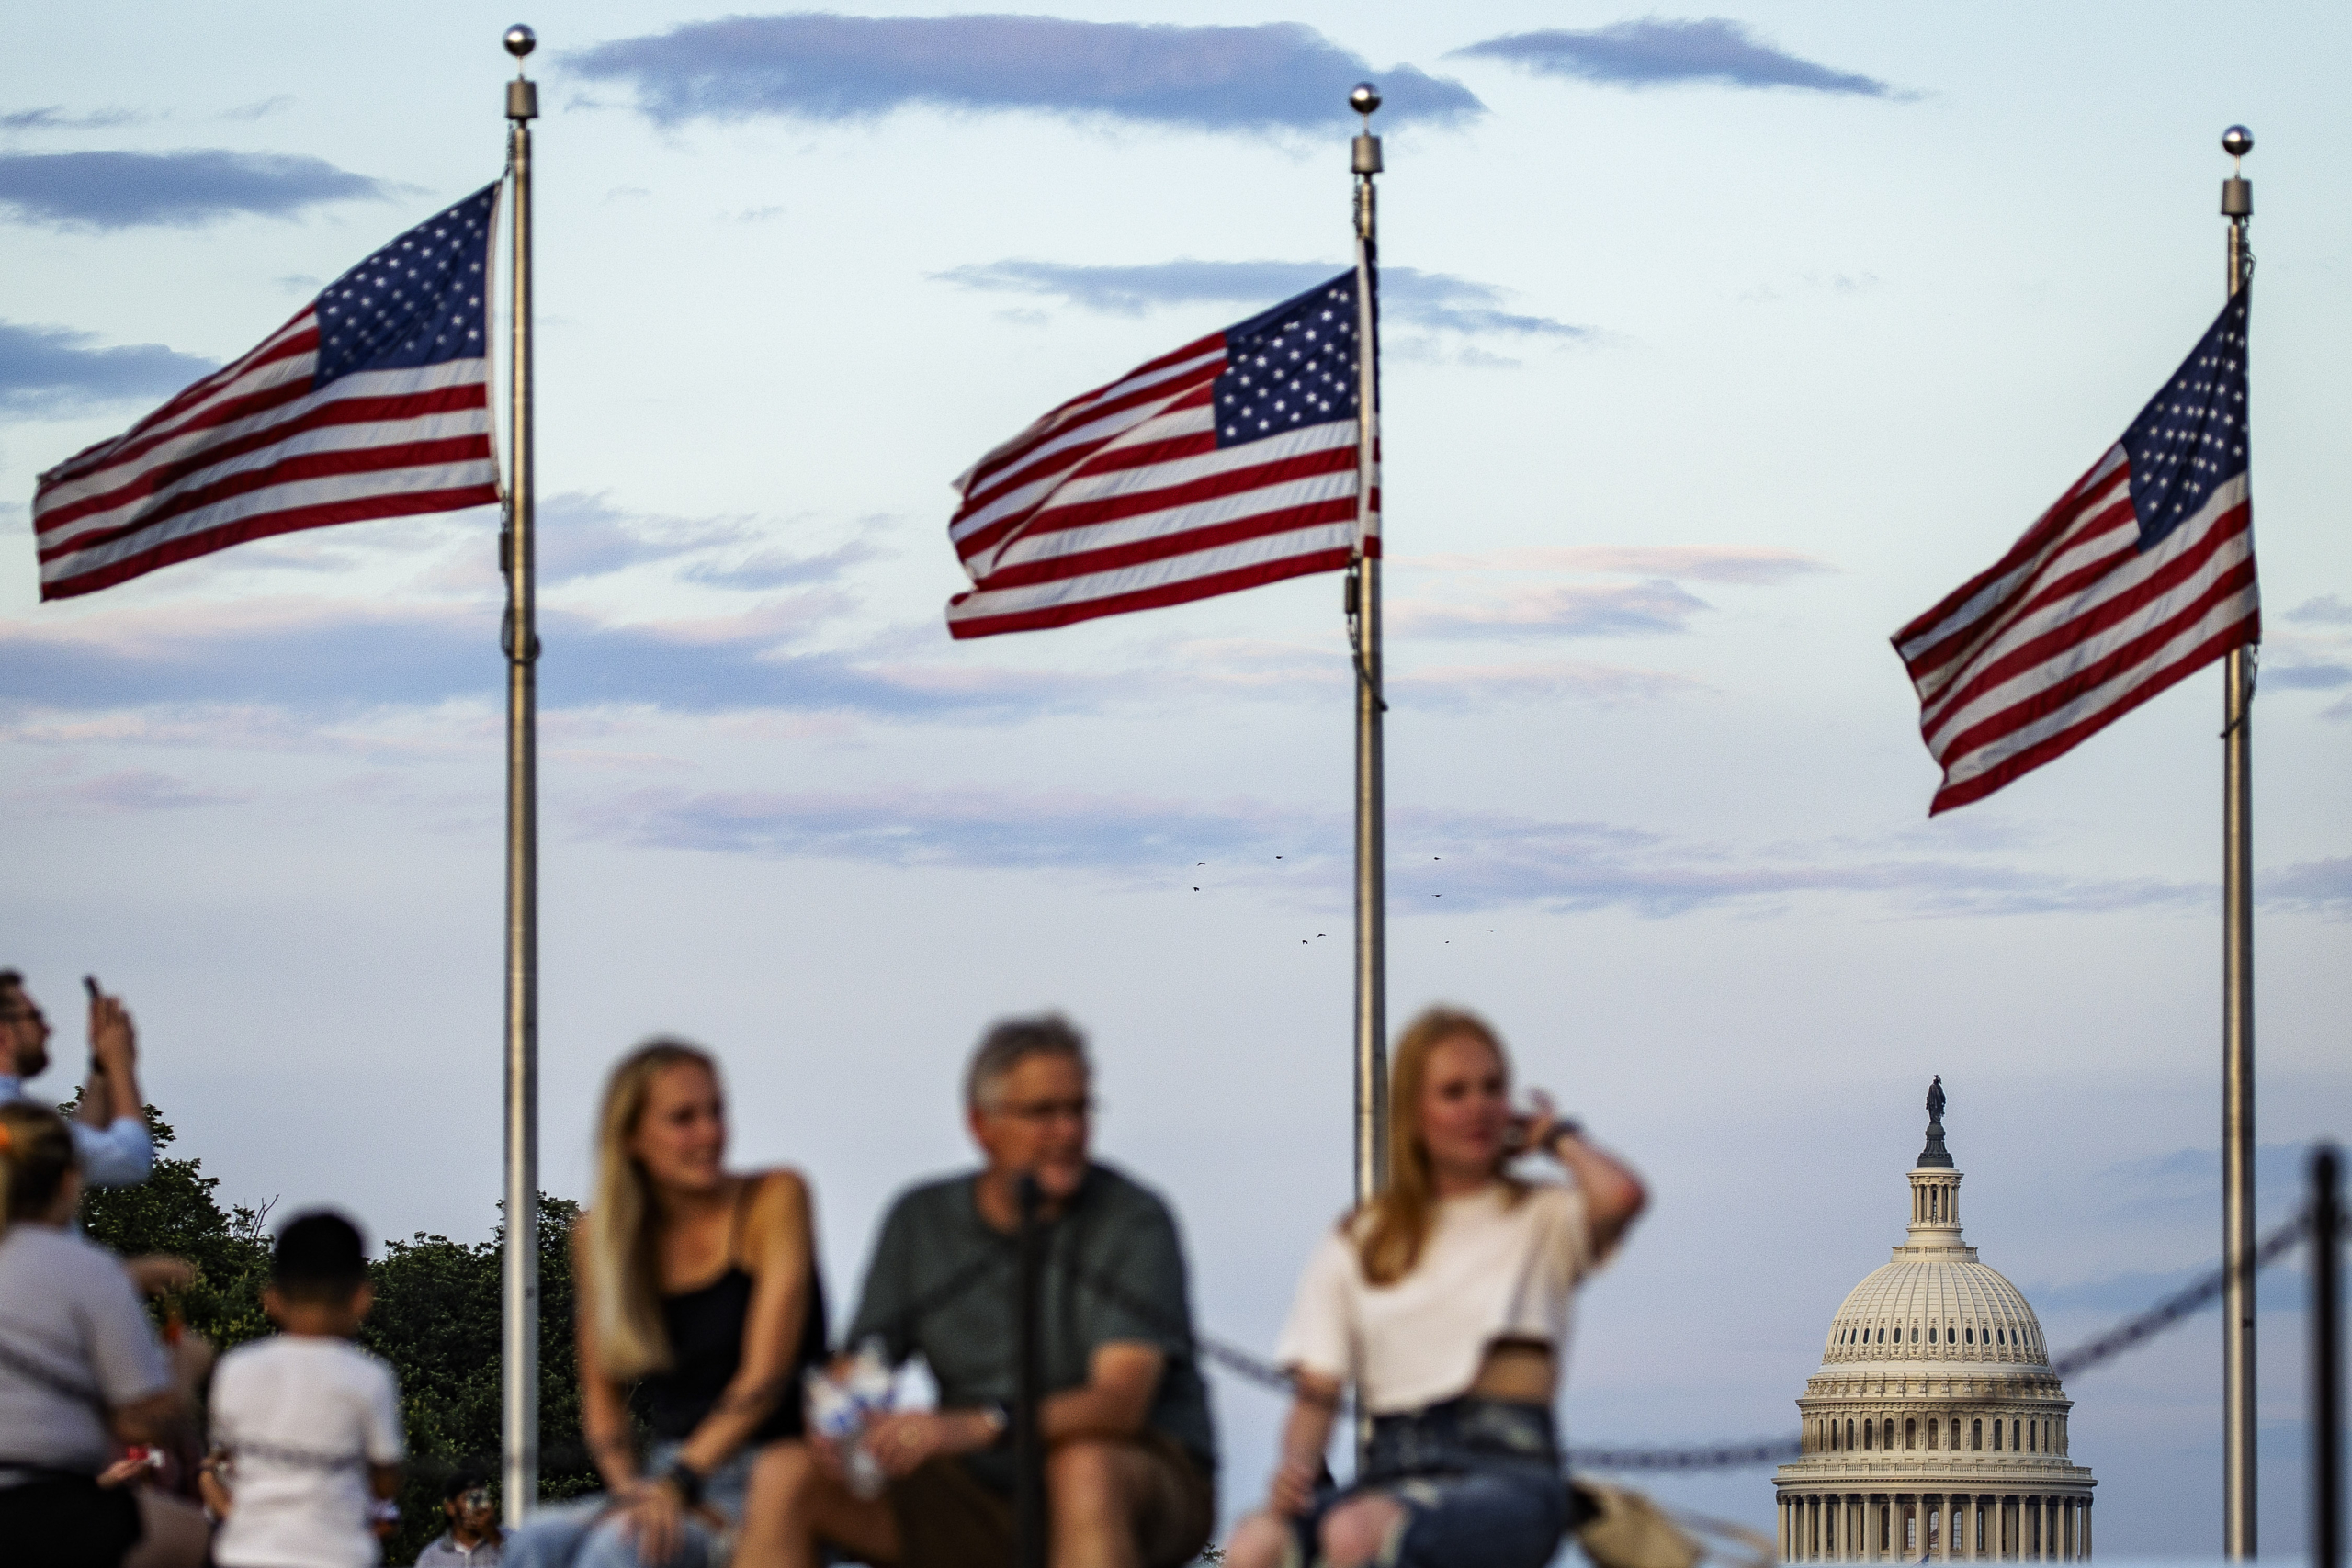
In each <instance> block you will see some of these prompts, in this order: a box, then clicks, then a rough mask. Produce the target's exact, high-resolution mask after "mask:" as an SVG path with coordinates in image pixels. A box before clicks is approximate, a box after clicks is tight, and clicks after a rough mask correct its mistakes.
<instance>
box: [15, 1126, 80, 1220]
mask: <svg viewBox="0 0 2352 1568" xmlns="http://www.w3.org/2000/svg"><path fill="white" fill-rule="evenodd" d="M80 1163H81V1161H80V1160H79V1159H78V1158H76V1157H75V1156H74V1134H73V1133H72V1132H71V1131H70V1130H69V1129H68V1128H67V1127H66V1125H65V1118H64V1117H62V1116H60V1115H59V1114H58V1113H57V1112H56V1111H51V1109H50V1108H49V1107H47V1106H46V1105H31V1104H28V1103H26V1102H25V1101H23V1100H16V1101H12V1102H10V1103H8V1104H6V1105H0V1236H5V1235H7V1234H8V1229H9V1227H10V1226H12V1225H14V1224H16V1223H17V1221H19V1220H29V1219H31V1218H32V1217H33V1216H34V1215H36V1214H40V1213H46V1212H47V1211H48V1209H49V1206H50V1205H51V1203H53V1202H55V1201H57V1190H58V1188H59V1187H60V1186H62V1185H63V1183H64V1180H65V1177H66V1174H67V1173H68V1172H69V1171H71V1170H73V1169H74V1168H75V1167H76V1166H78V1165H79V1164H80Z"/></svg>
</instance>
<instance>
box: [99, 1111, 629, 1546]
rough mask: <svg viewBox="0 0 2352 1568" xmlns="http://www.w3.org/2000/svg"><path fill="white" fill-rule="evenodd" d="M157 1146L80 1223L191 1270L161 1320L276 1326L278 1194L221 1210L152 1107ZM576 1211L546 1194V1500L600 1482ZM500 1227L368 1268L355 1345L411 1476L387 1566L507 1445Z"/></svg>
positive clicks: (251, 1331)
mask: <svg viewBox="0 0 2352 1568" xmlns="http://www.w3.org/2000/svg"><path fill="white" fill-rule="evenodd" d="M147 1124H148V1127H149V1129H150V1131H151V1132H152V1134H153V1137H154V1142H155V1151H156V1153H155V1168H154V1173H153V1175H151V1176H150V1177H149V1178H148V1179H146V1180H145V1181H143V1182H141V1183H140V1184H139V1185H138V1186H136V1187H102V1188H92V1189H90V1190H89V1191H88V1192H87V1194H85V1197H84V1198H83V1201H82V1225H83V1229H84V1230H85V1232H86V1233H87V1234H88V1235H89V1236H90V1238H91V1239H92V1240H93V1241H96V1242H98V1243H100V1244H101V1245H103V1246H106V1247H110V1248H112V1249H113V1250H114V1251H116V1252H118V1253H120V1254H122V1255H123V1256H124V1257H137V1256H139V1255H140V1254H141V1253H152V1252H164V1253H170V1254H172V1255H174V1256H175V1257H179V1258H187V1260H188V1261H189V1262H191V1263H193V1264H194V1265H196V1280H195V1281H194V1282H193V1283H192V1284H190V1285H189V1286H188V1287H187V1289H186V1290H184V1291H180V1292H175V1293H173V1294H172V1295H170V1296H168V1297H166V1298H164V1300H162V1301H159V1302H157V1303H154V1311H155V1313H156V1314H157V1317H158V1320H159V1321H164V1320H167V1319H169V1318H171V1317H173V1316H175V1315H176V1316H177V1317H179V1318H180V1319H181V1320H182V1321H183V1322H185V1323H186V1324H187V1327H188V1328H189V1329H191V1330H193V1331H194V1332H197V1333H199V1334H202V1335H203V1336H205V1337H207V1338H209V1339H210V1340H211V1341H212V1342H213V1344H214V1345H216V1346H217V1347H219V1348H220V1349H222V1350H227V1349H228V1348H231V1347H232V1346H234V1345H240V1344H243V1342H244V1341H246V1340H248V1339H253V1338H257V1337H260V1336H262V1335H264V1334H267V1333H269V1332H270V1325H269V1320H268V1318H267V1317H266V1315H265V1314H263V1312H262V1306H261V1290H262V1286H263V1285H265V1284H266V1283H267V1282H268V1279H269V1252H270V1240H269V1235H268V1233H267V1230H266V1221H267V1218H268V1214H269V1211H270V1209H271V1207H272V1206H273V1205H274V1203H275V1202H276V1200H275V1199H273V1200H271V1201H270V1202H267V1203H264V1204H262V1205H261V1206H259V1207H258V1208H244V1207H235V1208H231V1209H227V1210H223V1209H222V1208H221V1207H220V1201H219V1200H218V1199H217V1198H216V1197H215V1196H214V1190H215V1189H217V1188H218V1187H219V1186H220V1179H219V1178H217V1177H210V1176H207V1175H205V1174H204V1167H203V1162H202V1161H200V1160H196V1159H183V1158H179V1157H176V1156H172V1155H168V1154H166V1153H165V1152H164V1151H165V1150H166V1149H167V1148H169V1147H170V1145H172V1144H173V1143H174V1142H175V1134H174V1133H173V1131H172V1128H171V1126H170V1124H169V1123H167V1122H164V1120H163V1118H162V1117H161V1116H159V1115H157V1114H156V1111H155V1109H154V1107H153V1106H150V1107H148V1109H147ZM579 1214H580V1205H578V1204H577V1203H573V1202H571V1201H567V1200H565V1199H561V1198H550V1197H548V1195H547V1194H545V1193H541V1194H540V1195H539V1448H540V1454H541V1463H540V1467H539V1470H540V1484H539V1495H540V1497H541V1498H542V1499H543V1500H548V1501H553V1500H555V1499H559V1498H563V1497H570V1496H574V1495H578V1494H580V1493H582V1492H587V1491H592V1490H594V1488H595V1486H596V1485H597V1484H598V1483H597V1481H596V1477H595V1472H594V1467H593V1466H592V1465H590V1464H589V1462H588V1460H587V1455H586V1452H585V1450H584V1449H583V1448H582V1442H581V1435H580V1377H579V1367H578V1363H577V1362H576V1361H575V1360H574V1359H573V1357H572V1333H571V1325H572V1305H573V1297H572V1287H571V1226H572V1223H573V1221H575V1220H576V1219H577V1218H578V1217H579ZM504 1242H505V1235H504V1230H503V1226H502V1227H501V1229H500V1230H499V1232H498V1233H496V1234H494V1235H492V1236H490V1237H489V1238H488V1239H486V1240H483V1241H478V1242H472V1243H467V1242H458V1241H452V1240H450V1239H449V1238H448V1237H447V1236H439V1235H425V1234H424V1233H423V1232H419V1233H417V1234H416V1235H414V1236H413V1237H411V1238H410V1239H409V1240H407V1241H391V1242H386V1243H385V1244H384V1247H383V1249H382V1256H381V1257H380V1258H379V1259H378V1260H377V1261H376V1263H375V1264H374V1265H372V1266H371V1267H370V1269H369V1270H368V1273H369V1277H370V1280H372V1282H373V1283H374V1285H375V1287H376V1305H375V1310H374V1311H372V1312H371V1313H369V1314H368V1322H367V1323H366V1325H363V1326H362V1327H361V1329H360V1331H359V1343H360V1344H361V1345H362V1346H363V1347H365V1348H367V1349H368V1350H371V1351H373V1352H374V1353H375V1354H377V1355H379V1356H381V1357H382V1358H383V1359H385V1360H387V1361H389V1362H390V1363H391V1367H392V1371H393V1372H394V1373H395V1374H396V1375H397V1376H398V1377H399V1379H400V1388H401V1419H402V1421H403V1422H404V1424H405V1425H406V1427H407V1429H408V1444H409V1465H408V1482H407V1484H406V1485H405V1486H404V1487H403V1488H402V1490H401V1496H400V1505H401V1525H400V1529H398V1530H397V1531H396V1532H395V1533H394V1534H393V1536H392V1537H391V1539H390V1540H387V1541H386V1542H385V1543H384V1561H385V1562H388V1563H392V1564H400V1563H406V1562H415V1561H416V1554H417V1552H418V1551H421V1550H422V1549H423V1548H424V1544H425V1542H427V1541H429V1540H432V1539H433V1538H434V1537H435V1536H436V1535H438V1534H440V1533H441V1531H442V1529H444V1528H445V1521H444V1519H443V1517H442V1513H441V1491H442V1486H443V1484H444V1483H446V1482H447V1480H448V1478H449V1477H450V1476H451V1475H452V1474H453V1473H455V1472H456V1471H457V1470H458V1468H459V1467H460V1466H463V1465H467V1464H476V1465H480V1466H481V1468H482V1469H483V1470H484V1471H485V1472H487V1473H488V1474H489V1475H490V1476H491V1478H492V1484H493V1485H495V1483H496V1475H497V1470H498V1453H499V1431H498V1418H499V1409H500V1403H501V1401H500V1393H499V1333H498V1327H499V1300H500V1284H499V1254H500V1250H501V1248H502V1247H503V1245H504Z"/></svg>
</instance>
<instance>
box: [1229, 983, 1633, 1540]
mask: <svg viewBox="0 0 2352 1568" xmlns="http://www.w3.org/2000/svg"><path fill="white" fill-rule="evenodd" d="M1534 1100H1535V1110H1534V1111H1532V1113H1524V1114H1521V1113H1514V1112H1513V1111H1512V1110H1511V1105H1510V1062H1509V1060H1508V1058H1507V1057H1506V1056H1505V1055H1504V1054H1503V1047H1502V1042H1501V1041H1500V1040H1499V1039H1498V1038H1497V1037H1496V1035H1495V1032H1494V1031H1493V1030H1491V1029H1490V1028H1488V1027H1487V1024H1486V1023H1485V1022H1484V1021H1481V1020H1480V1019H1478V1018H1476V1016H1474V1015H1472V1014H1470V1013H1466V1012H1459V1011H1455V1010H1450V1009H1442V1008H1433V1009H1431V1010H1429V1011H1428V1012H1425V1013H1423V1014H1422V1015H1421V1016H1420V1017H1419V1018H1418V1019H1416V1020H1415V1021H1413V1023H1412V1024H1411V1026H1410V1027H1408V1029H1407V1030H1406V1031H1405V1032H1404V1034H1403V1035H1402V1036H1401V1037H1400V1038H1399V1039H1398V1041H1397V1052H1396V1061H1395V1065H1394V1066H1393V1067H1392V1069H1391V1072H1390V1087H1389V1099H1388V1122H1389V1128H1388V1185H1387V1187H1386V1188H1385V1190H1383V1191H1382V1192H1381V1194H1380V1196H1379V1197H1377V1198H1375V1199H1374V1200H1373V1201H1371V1202H1370V1203H1367V1204H1365V1205H1364V1206H1363V1208H1361V1209H1359V1210H1358V1211H1356V1213H1353V1214H1351V1215H1350V1216H1349V1217H1348V1218H1347V1220H1346V1221H1344V1222H1343V1223H1342V1224H1340V1226H1339V1228H1338V1229H1337V1230H1336V1231H1335V1232H1334V1233H1333V1234H1331V1235H1328V1236H1326V1237H1325V1238H1324V1240H1323V1242H1322V1245H1321V1246H1320V1247H1317V1249H1316V1252H1315V1256H1314V1257H1313V1258H1311V1259H1310V1260H1309V1261H1308V1263H1307V1266H1306V1274H1305V1276H1304V1277H1303V1278H1302V1279H1301V1280H1299V1286H1298V1296H1297V1299H1296V1301H1295V1303H1294V1304H1293V1306H1292V1308H1291V1314H1290V1320H1289V1322H1288V1323H1287V1324H1286V1325H1284V1327H1283V1337H1282V1347H1281V1350H1280V1352H1279V1353H1280V1356H1281V1359H1282V1360H1283V1365H1284V1366H1285V1367H1286V1368H1287V1369H1288V1370H1289V1371H1290V1373H1291V1377H1292V1382H1293V1385H1294V1387H1295V1389H1296V1391H1297V1393H1296V1396H1295V1399H1294V1400H1293V1402H1292V1404H1291V1410H1290V1417H1289V1420H1288V1421H1287V1423H1286V1424H1285V1425H1284V1427H1283V1450H1282V1453H1283V1457H1282V1460H1281V1462H1280V1463H1279V1464H1278V1465H1277V1466H1276V1468H1275V1471H1274V1476H1273V1481H1272V1486H1271V1487H1270V1488H1269V1490H1268V1495H1267V1499H1266V1506H1265V1507H1264V1508H1263V1509H1262V1510H1261V1511H1260V1512H1258V1513H1256V1514H1253V1515H1251V1516H1250V1517H1248V1518H1246V1519H1244V1520H1243V1521H1242V1522H1241V1524H1240V1526H1239V1527H1238V1529H1236V1530H1235V1531H1234V1535H1233V1539H1232V1540H1231V1541H1230V1542H1229V1543H1228V1544H1227V1549H1226V1552H1227V1555H1226V1561H1227V1562H1228V1563H1229V1564H1231V1565H1232V1568H1283V1565H1286V1564H1296V1563H1298V1562H1318V1563H1321V1564H1324V1565H1326V1568H1360V1565H1363V1564H1367V1563H1371V1562H1375V1561H1377V1562H1382V1563H1394V1564H1396V1565H1397V1568H1441V1565H1442V1568H1542V1565H1543V1564H1544V1563H1546V1562H1550V1561H1551V1559H1552V1556H1553V1554H1554V1553H1555V1551H1558V1549H1559V1544H1560V1537H1561V1534H1562V1532H1563V1531H1564V1530H1565V1529H1566V1525H1567V1496H1566V1487H1565V1484H1564V1478H1563V1477H1562V1475H1561V1473H1560V1460H1559V1449H1558V1443H1557V1439H1556V1438H1555V1435H1554V1432H1553V1428H1552V1403H1553V1399H1554V1397H1555V1394H1556V1393H1558V1390H1559V1376H1560V1360H1561V1357H1562V1356H1563V1355H1564V1354H1565V1352H1566V1347H1567V1337H1568V1322H1569V1301H1570V1298H1571V1296H1572V1295H1573V1294H1574V1292H1575V1290H1576V1287H1577V1282H1578V1281H1579V1280H1581V1279H1582V1278H1583V1277H1584V1276H1585V1275H1586V1274H1588V1273H1590V1272H1591V1271H1592V1270H1593V1269H1596V1268H1598V1267H1599V1266H1600V1263H1601V1262H1602V1261H1604V1260H1605V1259H1606V1258H1608V1257H1609V1255H1610V1253H1611V1251H1613V1250H1614V1249H1615V1247H1616V1245H1617V1242H1618V1240H1619V1238H1621V1237H1622V1236H1623V1235H1624V1233H1625V1227H1626V1226H1627V1225H1629V1224H1632V1223H1633V1221H1634V1216H1635V1215H1636V1214H1638V1213H1640V1212H1641V1209H1642V1205H1643V1202H1644V1201H1645V1195H1644V1193H1643V1191H1642V1185H1641V1181H1640V1179H1638V1178H1637V1177H1635V1176H1634V1173H1633V1172H1632V1171H1631V1170H1629V1169H1627V1168H1625V1167H1624V1166H1623V1165H1622V1164H1620V1163H1618V1162H1617V1161H1616V1160H1614V1159H1612V1158H1611V1157H1610V1156H1608V1155H1605V1154H1603V1153H1601V1152H1600V1150H1599V1149H1597V1148H1595V1147H1593V1146H1592V1145H1590V1144H1588V1143H1586V1142H1585V1141H1584V1138H1583V1137H1582V1135H1581V1134H1579V1133H1578V1131H1577V1128H1576V1127H1575V1125H1574V1124H1573V1123H1571V1122H1564V1121H1562V1120H1561V1119H1560V1118H1559V1117H1557V1116H1556V1115H1555V1114H1554V1112H1553V1110H1552V1106H1551V1102H1550V1100H1547V1099H1546V1098H1545V1097H1544V1095H1542V1094H1541V1093H1540V1092H1539V1093H1538V1094H1536V1095H1535V1097H1534ZM1539 1151H1540V1152H1542V1153H1544V1154H1545V1155H1548V1156H1551V1157H1552V1158H1553V1159H1554V1160H1555V1161H1557V1162H1558V1164H1559V1165H1560V1166H1561V1167H1562V1168H1564V1169H1565V1170H1566V1173H1567V1175H1568V1176H1569V1178H1570V1179H1571V1180H1570V1182H1569V1183H1567V1184H1562V1183H1560V1182H1557V1181H1537V1180H1528V1179H1521V1178H1519V1177H1516V1176H1514V1175H1512V1174H1510V1166H1511V1163H1512V1161H1513V1160H1514V1159H1516V1158H1518V1157H1519V1156H1521V1154H1522V1153H1525V1154H1533V1153H1536V1152H1539ZM1350 1384H1352V1385H1353V1386H1354V1389H1355V1395H1356V1399H1357V1400H1358V1402H1359V1403H1360V1404H1361V1406H1362V1408H1363V1409H1364V1410H1365V1411H1366V1412H1368V1413H1369V1414H1370V1415H1371V1416H1372V1417H1373V1437H1372V1443H1371V1447H1370V1450H1369V1451H1368V1453H1367V1456H1366V1461H1365V1463H1364V1465H1363V1468H1362V1470H1361V1471H1360V1472H1359V1474H1358V1476H1357V1478H1356V1481H1355V1483H1354V1484H1352V1485H1351V1486H1349V1487H1347V1488H1345V1489H1344V1490H1342V1489H1340V1488H1338V1487H1335V1486H1334V1485H1333V1484H1332V1483H1331V1482H1330V1481H1329V1473H1328V1472H1327V1471H1326V1470H1325V1468H1324V1463H1323V1456H1324V1452H1325V1450H1326V1449H1327V1448H1328V1446H1329V1442H1330V1438H1331V1430H1332V1427H1333V1426H1334V1424H1335V1418H1336V1416H1337V1415H1338V1413H1339V1408H1340V1397H1341V1391H1342V1390H1343V1389H1344V1388H1346V1387H1347V1386H1349V1385H1350Z"/></svg>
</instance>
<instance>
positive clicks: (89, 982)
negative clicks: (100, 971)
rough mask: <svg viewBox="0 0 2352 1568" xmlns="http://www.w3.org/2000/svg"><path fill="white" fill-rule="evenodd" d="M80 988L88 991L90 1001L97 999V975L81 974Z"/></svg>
mask: <svg viewBox="0 0 2352 1568" xmlns="http://www.w3.org/2000/svg"><path fill="white" fill-rule="evenodd" d="M82 988H83V989H84V990H85V991H87V992H89V993H90V999H91V1000H92V1001H96V1000H97V999H98V977H97V976H96V975H85V976H82Z"/></svg>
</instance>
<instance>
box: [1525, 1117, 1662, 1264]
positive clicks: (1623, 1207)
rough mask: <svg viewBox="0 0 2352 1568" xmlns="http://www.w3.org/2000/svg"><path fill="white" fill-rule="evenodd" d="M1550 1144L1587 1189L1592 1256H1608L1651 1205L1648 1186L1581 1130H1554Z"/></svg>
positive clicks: (1583, 1190)
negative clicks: (1645, 1186) (1593, 1143)
mask: <svg viewBox="0 0 2352 1568" xmlns="http://www.w3.org/2000/svg"><path fill="white" fill-rule="evenodd" d="M1549 1146H1550V1148H1551V1150H1552V1156H1553V1157H1554V1158H1555V1159H1557V1160H1558V1161H1559V1162H1560V1164H1561V1165H1562V1166H1564V1167H1566V1169H1567V1172H1568V1174H1569V1175H1570V1176H1573V1177H1575V1178H1576V1181H1577V1189H1578V1190H1580V1191H1582V1192H1583V1193H1584V1203H1585V1213H1586V1214H1587V1215H1588V1216H1589V1218H1590V1220H1591V1223H1592V1255H1593V1257H1594V1258H1596V1259H1599V1258H1606V1257H1608V1256H1609V1255H1610V1254H1611V1252H1614V1251H1615V1250H1617V1244H1618V1243H1619V1242H1620V1241H1623V1239H1624V1236H1625V1232H1626V1231H1627V1230H1628V1229H1629V1228H1631V1227H1632V1225H1633V1223H1634V1220H1635V1219H1637V1218H1639V1217H1640V1215H1641V1212H1642V1211H1643V1209H1645V1208H1646V1207H1647V1206H1648V1204H1649V1201H1650V1195H1649V1191H1648V1190H1647V1189H1645V1188H1644V1187H1643V1185H1642V1179H1641V1178H1640V1177H1638V1176H1636V1175H1634V1171H1633V1168H1632V1167H1630V1166H1628V1165H1626V1164H1625V1163H1624V1162H1623V1160H1620V1159H1618V1158H1617V1157H1616V1156H1614V1155H1611V1154H1609V1153H1606V1152H1605V1151H1603V1150H1601V1149H1600V1148H1599V1147H1597V1146H1596V1145H1592V1144H1590V1143H1588V1142H1587V1141H1586V1140H1585V1136H1584V1134H1582V1133H1576V1132H1569V1131H1566V1130H1565V1129H1564V1130H1562V1131H1559V1132H1557V1133H1555V1134H1553V1135H1552V1138H1551V1142H1550V1145H1549Z"/></svg>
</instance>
